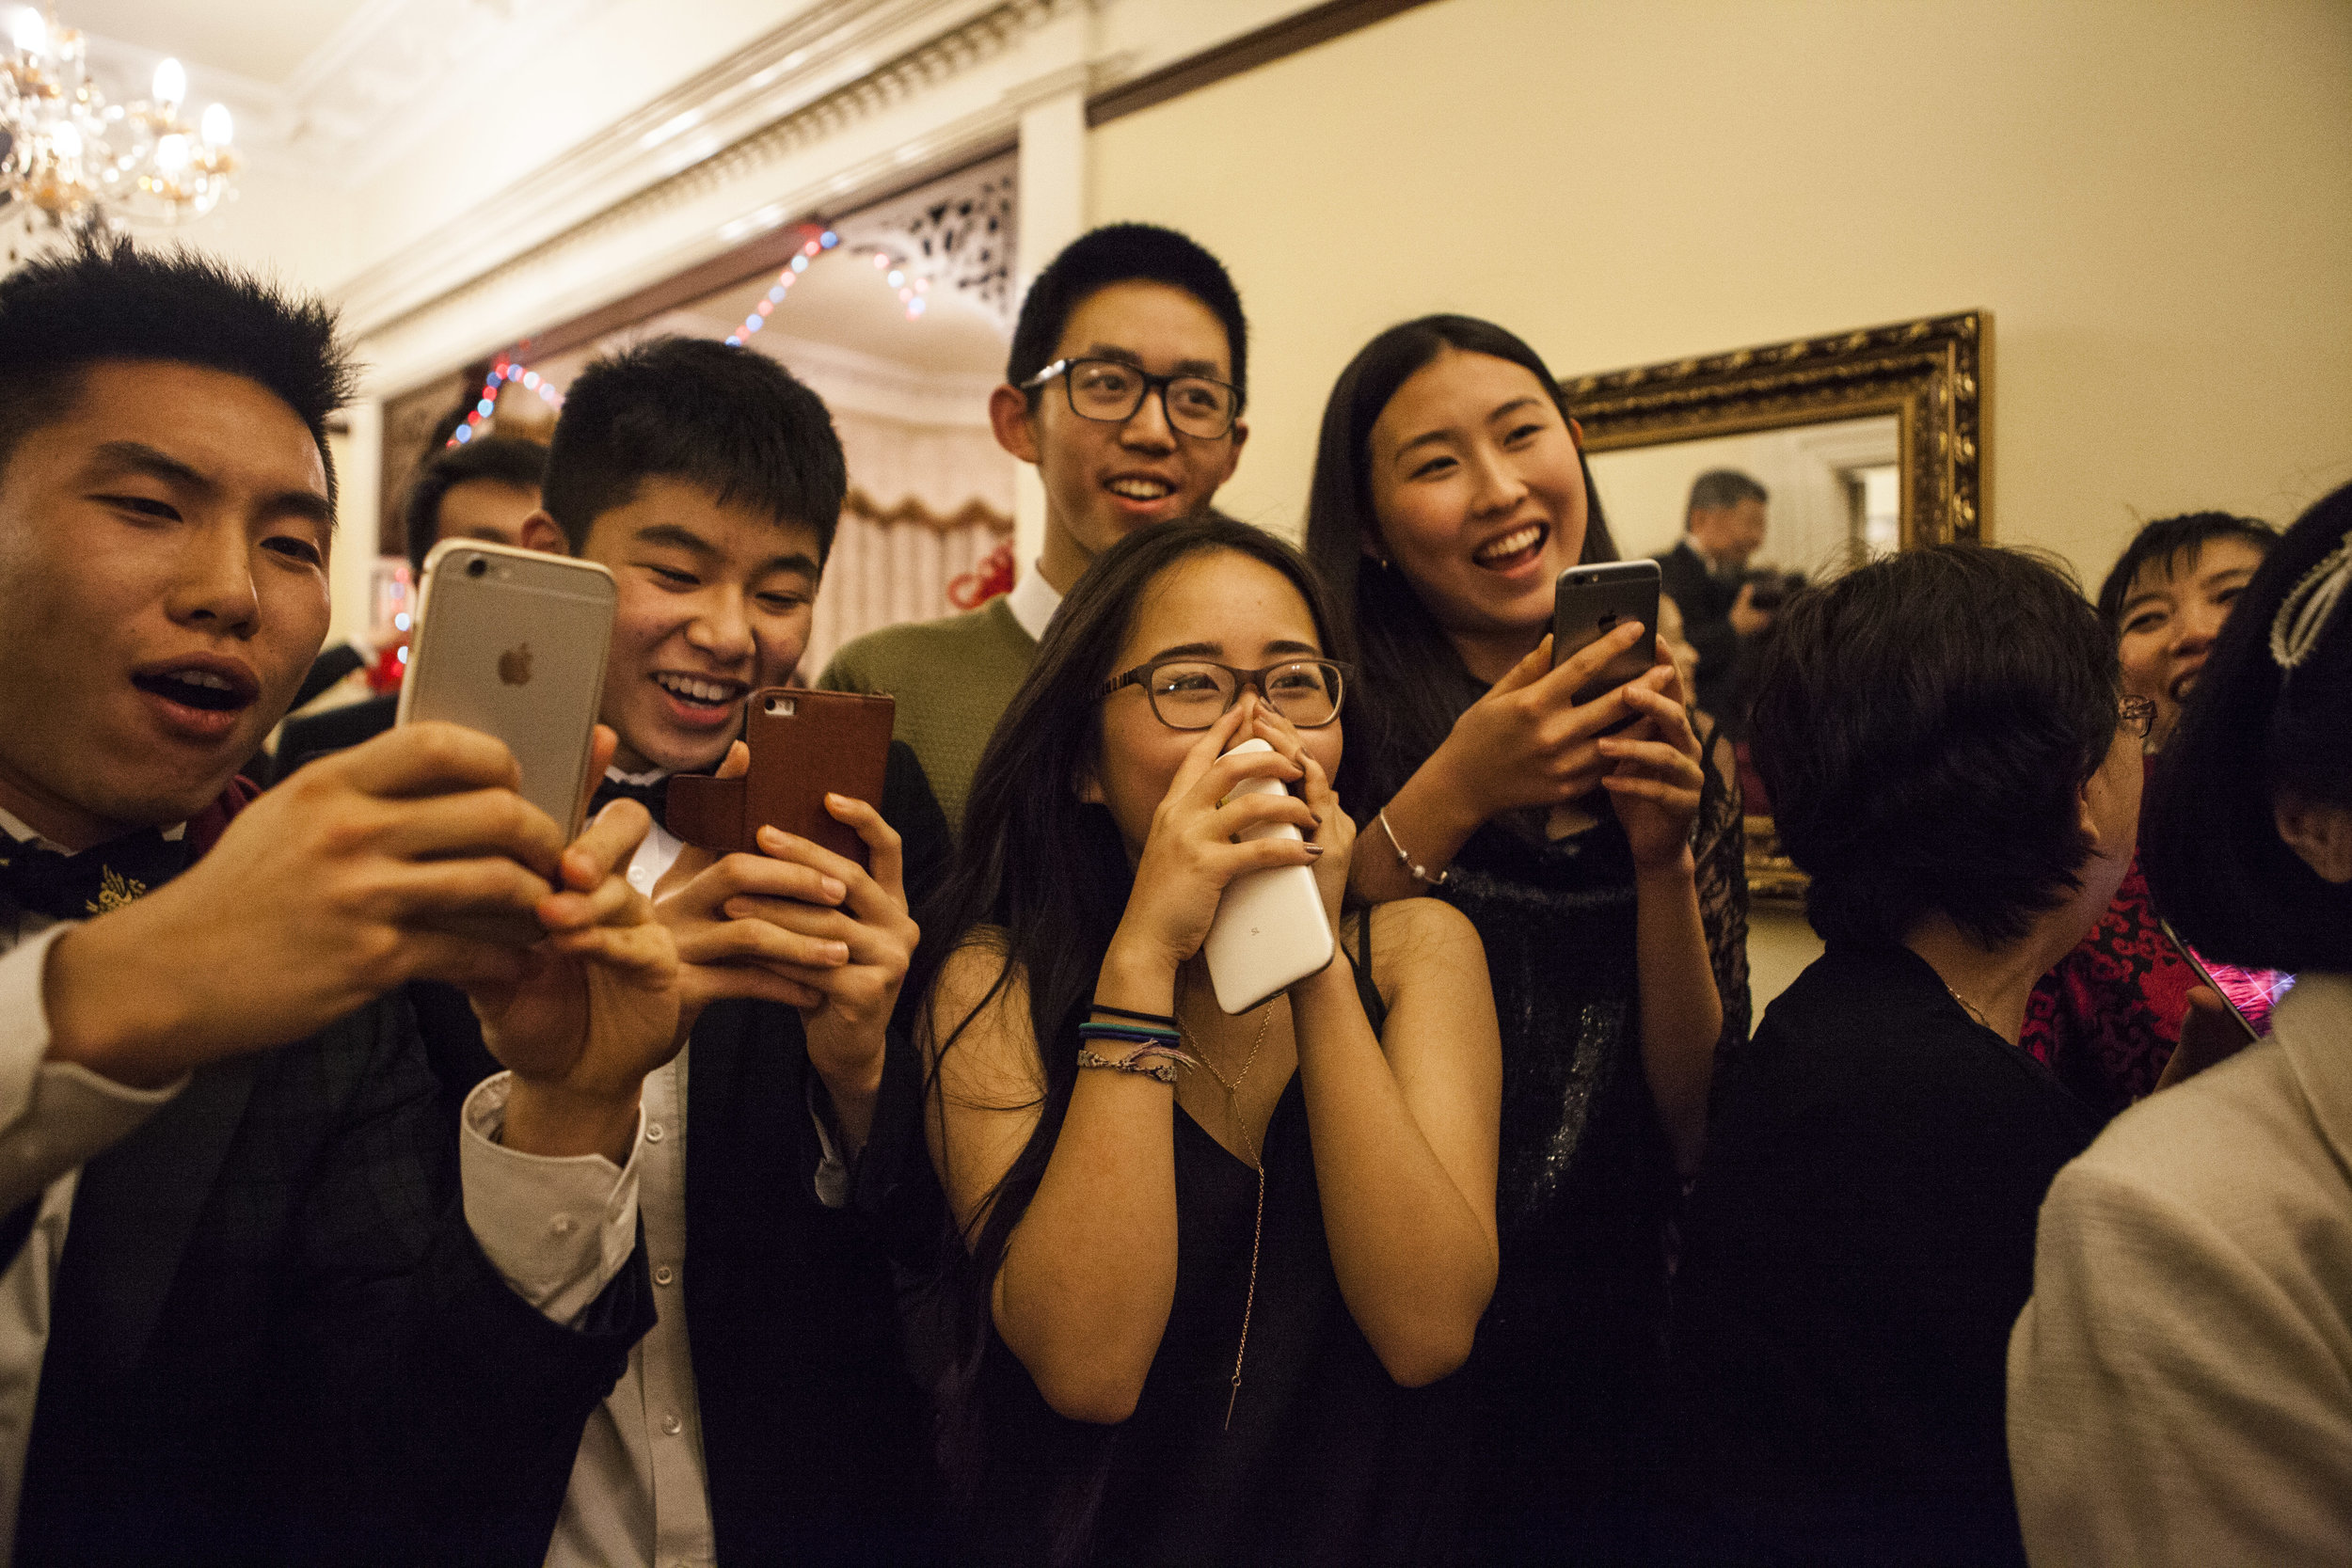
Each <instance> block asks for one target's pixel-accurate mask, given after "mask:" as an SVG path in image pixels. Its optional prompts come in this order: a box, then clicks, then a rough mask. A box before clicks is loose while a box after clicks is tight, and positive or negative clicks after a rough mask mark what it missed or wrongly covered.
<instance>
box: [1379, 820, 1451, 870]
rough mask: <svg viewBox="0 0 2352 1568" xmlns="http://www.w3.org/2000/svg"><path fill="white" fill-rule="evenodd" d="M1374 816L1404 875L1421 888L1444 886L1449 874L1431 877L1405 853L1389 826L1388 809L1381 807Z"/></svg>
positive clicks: (1393, 830)
mask: <svg viewBox="0 0 2352 1568" xmlns="http://www.w3.org/2000/svg"><path fill="white" fill-rule="evenodd" d="M1375 815H1376V816H1378V817H1379V819H1380V831H1381V832H1384V833H1386V834H1388V835H1389V847H1390V848H1391V849H1394V850H1395V851H1396V863H1397V864H1399V865H1401V866H1403V867H1404V868H1405V871H1406V875H1407V876H1409V877H1411V878H1412V879H1413V880H1415V881H1417V882H1419V883H1421V884H1422V886H1423V887H1443V886H1445V879H1446V878H1447V877H1448V876H1449V875H1451V873H1449V872H1444V871H1440V872H1438V874H1437V875H1436V876H1434V877H1432V876H1431V875H1430V874H1429V873H1428V871H1427V870H1426V869H1425V868H1424V867H1422V865H1421V863H1419V862H1417V861H1415V860H1414V859H1413V857H1412V856H1410V855H1408V854H1406V852H1405V841H1404V840H1403V839H1400V838H1398V837H1397V836H1396V830H1395V829H1394V828H1391V827H1390V826H1389V808H1388V807H1386V806H1382V807H1381V808H1380V810H1379V811H1378V812H1377V813H1375Z"/></svg>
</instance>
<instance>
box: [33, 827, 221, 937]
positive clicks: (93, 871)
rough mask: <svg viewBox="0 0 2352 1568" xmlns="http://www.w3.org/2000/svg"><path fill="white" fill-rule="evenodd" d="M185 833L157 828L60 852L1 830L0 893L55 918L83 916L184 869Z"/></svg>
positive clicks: (105, 908) (116, 904)
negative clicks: (171, 835)
mask: <svg viewBox="0 0 2352 1568" xmlns="http://www.w3.org/2000/svg"><path fill="white" fill-rule="evenodd" d="M187 864H188V847H187V843H186V841H185V839H184V838H180V839H167V838H166V837H164V835H163V832H162V831H161V830H159V829H155V828H142V829H140V830H139V831H138V832H135V833H125V834H124V835H123V836H122V837H120V838H118V839H113V840H111V841H109V842H107V843H104V844H102V845H99V846H98V847H96V848H94V849H85V850H83V851H82V852H81V853H80V854H78V855H66V854H60V853H58V852H57V851H56V850H55V849H43V848H40V847H37V846H34V845H31V844H19V843H17V842H16V841H15V840H13V839H10V838H8V836H7V835H6V834H0V899H5V900H6V901H7V902H8V903H10V904H13V905H15V906H16V907H17V908H18V909H20V910H24V911H27V912H30V913H33V914H45V915H47V916H49V917H50V918H51V919H53V920H87V919H88V918H89V917H90V916H92V915H97V914H104V913H106V912H108V911H112V910H118V909H120V908H121V907H122V906H123V905H125V904H127V903H129V902H130V901H131V900H132V899H134V898H136V897H138V896H139V895H142V894H147V893H152V892H154V891H155V890H156V889H157V888H159V887H161V886H163V885H164V884H165V883H166V882H167V881H169V880H171V879H172V878H174V877H177V876H178V875H179V874H180V873H181V872H183V871H184V870H186V869H187Z"/></svg>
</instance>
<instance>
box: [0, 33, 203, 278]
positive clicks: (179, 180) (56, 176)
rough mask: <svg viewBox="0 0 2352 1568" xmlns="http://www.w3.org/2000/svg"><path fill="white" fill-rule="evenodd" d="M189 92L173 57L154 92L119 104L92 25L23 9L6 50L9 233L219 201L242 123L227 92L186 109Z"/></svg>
mask: <svg viewBox="0 0 2352 1568" xmlns="http://www.w3.org/2000/svg"><path fill="white" fill-rule="evenodd" d="M187 95H188V73H187V71H185V70H184V69H183V67H182V66H181V64H180V62H179V61H178V60H169V59H167V60H165V61H164V62H163V63H162V64H160V65H158V66H157V67H156V68H155V79H154V83H153V87H152V96H151V97H149V98H147V99H143V100H140V101H138V102H136V103H108V102H107V101H106V98H105V95H104V94H103V93H102V92H101V91H100V90H99V88H98V85H97V84H96V83H95V82H93V81H91V80H90V77H89V71H88V66H87V58H86V55H85V50H84V45H83V41H82V35H81V34H80V33H78V32H76V31H75V30H73V29H72V28H71V27H65V26H61V25H59V24H58V22H57V13H56V8H54V7H52V8H49V9H48V10H47V11H46V13H45V14H44V12H43V11H41V10H38V9H33V8H25V9H23V10H20V11H18V12H17V13H16V17H15V21H14V24H13V25H12V26H11V27H10V29H9V47H8V49H7V50H6V51H5V52H0V233H5V231H7V230H9V229H11V228H17V229H22V230H36V231H38V230H65V229H72V228H84V227H97V228H103V229H115V230H119V229H121V228H124V227H126V226H127V225H129V224H155V223H178V222H180V221H181V220H183V219H184V218H198V217H202V216H203V215H204V214H207V213H209V212H211V211H212V210H213V209H214V208H215V206H217V205H219V203H220V198H222V197H223V196H225V195H227V194H228V191H229V179H230V175H231V174H232V173H233V172H235V169H236V166H237V158H236V152H235V150H234V148H233V147H232V146H231V144H230V139H231V136H232V135H233V132H234V127H233V126H232V125H231V123H230V117H229V109H228V106H227V105H226V104H222V103H215V104H214V105H212V106H211V107H210V108H208V109H206V110H205V111H204V113H203V115H202V116H201V117H200V119H199V120H198V121H197V122H196V123H195V124H193V125H192V124H190V123H188V122H187V121H186V120H184V119H182V118H181V109H182V104H183V102H184V101H185V99H186V98H187ZM12 248H13V247H12Z"/></svg>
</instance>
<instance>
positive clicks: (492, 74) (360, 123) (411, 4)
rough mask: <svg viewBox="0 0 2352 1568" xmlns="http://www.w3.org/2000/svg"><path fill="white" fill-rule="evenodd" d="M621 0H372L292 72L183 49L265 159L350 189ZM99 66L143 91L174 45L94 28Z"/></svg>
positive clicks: (250, 152)
mask: <svg viewBox="0 0 2352 1568" xmlns="http://www.w3.org/2000/svg"><path fill="white" fill-rule="evenodd" d="M613 3H614V0H368V3H367V4H366V5H363V6H361V7H360V8H358V10H356V11H354V12H353V13H352V15H351V16H350V17H349V18H348V19H346V20H345V21H344V22H343V24H342V25H341V26H340V27H338V28H336V30H335V31H334V32H333V33H332V34H330V35H329V36H328V37H327V39H326V41H325V42H324V43H322V44H320V45H319V47H318V48H317V49H315V50H313V51H312V52H311V53H310V55H309V57H308V58H306V59H304V60H303V61H302V63H301V64H300V65H298V66H296V67H295V68H294V71H292V72H291V73H289V74H288V76H287V77H286V79H285V80H284V81H283V82H266V81H262V80H259V79H257V78H254V77H250V76H243V75H239V74H238V73H237V72H235V71H230V70H228V69H226V68H224V67H221V66H218V65H215V64H214V63H212V62H210V61H207V60H199V59H183V60H182V62H181V63H182V64H183V65H184V66H185V67H186V68H187V71H188V86H189V99H190V101H191V102H204V101H207V100H212V99H217V100H219V101H220V102H221V103H226V104H228V105H229V108H230V113H232V114H233V115H235V116H236V118H237V146H238V150H239V151H240V152H241V153H242V154H243V155H244V156H245V157H246V161H247V162H248V163H249V164H250V165H251V166H254V167H256V168H260V169H264V170H267V171H269V172H272V173H279V174H285V175H290V176H294V177H297V178H300V179H304V180H312V181H318V182H323V183H326V184H328V185H333V186H336V187H338V188H342V189H349V188H351V187H353V186H356V185H358V184H360V183H363V182H366V181H367V180H368V179H369V178H370V177H371V176H373V174H375V173H378V172H380V171H381V170H382V169H383V168H385V167H386V166H388V165H389V164H390V163H391V162H392V161H393V160H395V159H397V158H398V157H400V156H401V155H402V154H403V153H405V151H407V150H409V149H410V148H412V147H413V146H414V145H415V144H416V142H417V140H418V139H419V138H420V137H421V136H424V135H429V134H430V133H431V132H432V131H433V130H434V129H436V128H437V126H439V125H440V124H441V123H443V122H444V121H445V120H447V119H450V118H451V117H452V116H453V115H454V114H457V113H459V112H460V111H461V110H462V109H463V108H464V107H465V105H466V104H467V103H469V102H471V101H475V100H477V99H478V98H479V96H480V94H481V93H482V92H483V91H484V90H485V88H486V87H488V86H489V85H490V84H491V83H493V82H495V81H496V80H497V78H498V77H499V76H500V75H501V74H502V73H503V72H504V71H506V70H507V69H508V66H509V64H510V62H512V61H515V60H517V59H529V58H532V57H533V56H534V55H538V54H540V53H542V52H544V50H545V49H546V48H548V46H549V45H550V44H552V43H553V42H555V41H556V40H558V39H559V38H560V37H562V36H563V35H564V33H566V32H568V31H570V30H573V29H577V28H578V27H580V26H581V25H582V24H585V23H586V22H587V21H588V20H589V19H590V18H592V17H593V16H595V15H596V13H597V12H598V11H601V10H603V9H605V8H608V7H609V6H611V5H612V4H613ZM84 37H85V39H86V40H87V45H88V50H89V59H90V63H91V65H92V67H93V71H94V73H95V74H97V75H98V76H99V77H100V79H101V80H102V81H103V82H105V83H107V84H109V85H110V87H112V88H113V89H114V90H115V92H116V94H117V95H118V96H128V97H137V96H140V95H141V94H142V93H143V92H144V90H145V88H146V85H147V82H148V80H149V78H150V76H151V74H152V73H153V71H154V69H155V63H156V62H157V61H158V60H160V59H162V58H163V57H164V52H163V51H162V50H158V49H151V48H149V47H147V46H145V45H142V44H137V43H133V42H129V41H127V40H122V39H116V38H108V37H105V36H103V35H100V34H94V33H86V34H85V35H84Z"/></svg>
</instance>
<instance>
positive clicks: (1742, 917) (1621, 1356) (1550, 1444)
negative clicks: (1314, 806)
mask: <svg viewBox="0 0 2352 1568" xmlns="http://www.w3.org/2000/svg"><path fill="white" fill-rule="evenodd" d="M1698 722H1699V725H1700V727H1701V729H1702V731H1703V732H1708V733H1703V735H1702V740H1703V742H1705V744H1704V746H1703V753H1702V754H1710V755H1711V754H1712V752H1713V736H1712V734H1711V731H1710V730H1709V726H1708V725H1707V723H1706V721H1704V720H1700V721H1698ZM1598 811H1599V816H1600V820H1599V821H1598V822H1597V824H1596V825H1594V826H1593V827H1591V828H1588V829H1586V830H1584V831H1583V832H1578V833H1573V834H1570V835H1568V836H1566V837H1563V838H1557V839H1551V840H1549V841H1545V842H1537V841H1535V840H1534V839H1533V838H1531V837H1530V836H1528V835H1526V834H1523V833H1520V832H1515V831H1513V829H1512V828H1511V827H1509V826H1507V825H1504V824H1501V823H1489V824H1487V825H1486V827H1485V828H1482V829H1481V830H1480V831H1479V832H1477V833H1476V834H1475V835H1474V836H1473V837H1472V838H1471V839H1470V842H1469V843H1467V844H1466V845H1464V846H1463V847H1462V850H1461V852H1460V853H1459V854H1458V855H1456V856H1455V857H1454V864H1453V867H1452V869H1451V871H1450V873H1449V874H1448V876H1447V879H1446V882H1445V885H1444V886H1443V887H1442V888H1441V889H1440V890H1439V896H1441V897H1443V898H1445V899H1446V900H1447V901H1448V902H1449V903H1451V904H1453V905H1454V907H1455V908H1456V909H1458V910H1460V911H1462V912H1463V913H1464V914H1465V915H1467V916H1469V917H1470V923H1471V924H1472V925H1474V926H1475V927H1477V928H1478V935H1479V937H1480V939H1481V940H1482V941H1483V942H1485V943H1486V967H1487V970H1488V972H1489V974H1490V975H1491V976H1492V979H1493V983H1494V994H1495V1008H1496V1012H1497V1015H1498V1017H1499V1019H1500V1022H1501V1024H1502V1148H1501V1164H1500V1170H1499V1173H1498V1183H1497V1194H1496V1213H1495V1217H1496V1222H1497V1225H1498V1227H1499V1229H1500V1232H1501V1239H1502V1275H1501V1278H1500V1280H1499V1282H1498V1284H1497V1287H1496V1291H1495V1298H1494V1305H1493V1306H1492V1307H1490V1308H1489V1309H1488V1310H1487V1313H1486V1319H1485V1321H1484V1322H1483V1323H1481V1324H1480V1327H1479V1338H1478V1347H1477V1350H1476V1352H1475V1353H1474V1354H1473V1355H1472V1357H1471V1361H1470V1366H1469V1368H1468V1369H1466V1370H1465V1372H1464V1374H1463V1375H1464V1376H1465V1377H1466V1378H1467V1379H1468V1381H1469V1384H1470V1387H1469V1390H1468V1393H1469V1395H1470V1398H1471V1400H1472V1402H1473V1408H1474V1409H1475V1410H1476V1412H1477V1415H1476V1418H1475V1419H1476V1426H1477V1429H1478V1437H1477V1440H1476V1448H1477V1452H1476V1453H1475V1454H1473V1455H1472V1456H1471V1458H1470V1467H1469V1471H1468V1475H1469V1482H1468V1484H1469V1485H1470V1489H1471V1493H1472V1497H1473V1505H1472V1510H1471V1512H1472V1516H1473V1517H1476V1518H1481V1519H1484V1520H1486V1522H1487V1525H1486V1528H1488V1529H1489V1530H1490V1531H1492V1532H1493V1533H1492V1534H1491V1536H1490V1537H1489V1538H1487V1539H1485V1540H1483V1541H1482V1542H1480V1543H1478V1544H1477V1545H1476V1548H1475V1560H1479V1561H1482V1562H1492V1561H1518V1560H1526V1561H1546V1562H1558V1561H1571V1562H1572V1561H1577V1560H1592V1561H1605V1560H1612V1559H1613V1558H1614V1557H1615V1556H1616V1555H1617V1553H1618V1551H1619V1549H1620V1545H1619V1537H1618V1534H1617V1530H1618V1528H1619V1524H1618V1519H1619V1513H1620V1510H1621V1509H1622V1508H1623V1506H1624V1505H1625V1504H1626V1503H1627V1501H1628V1493H1629V1489H1630V1488H1632V1487H1633V1486H1634V1485H1635V1484H1636V1483H1637V1481H1638V1477H1639V1466H1640V1465H1641V1464H1642V1463H1643V1458H1644V1453H1645V1446H1646V1444H1647V1441H1648V1435H1649V1430H1650V1426H1651V1422H1652V1420H1653V1418H1654V1417H1655V1415H1656V1413H1657V1410H1658V1405H1659V1401H1660V1398H1661V1378H1662V1375H1663V1336H1664V1330H1665V1321H1666V1306H1667V1301H1666V1287H1667V1235H1668V1229H1669V1227H1670V1225H1671V1223H1672V1221H1673V1218H1674V1214H1675V1212H1676V1208H1677V1203H1678V1200H1679V1196H1680V1182H1679V1180H1678V1179H1677V1176H1676V1173H1675V1169H1674V1161H1673V1155H1672V1152H1671V1150H1670V1148H1669V1147H1668V1145H1667V1141H1666V1135H1665V1131H1664V1129H1663V1127H1662V1126H1661V1123H1660V1121H1659V1118H1658V1114H1657V1110H1656V1106H1655V1104H1654V1102H1653V1101H1652V1100H1651V1098H1650V1093H1649V1085H1648V1082H1647V1080H1646V1079H1645V1076H1644V1073H1643V1070H1642V1054H1641V999H1640V988H1639V984H1638V974H1637V969H1636V964H1635V951H1634V891H1633V859H1632V851H1631V847H1630V846H1629V844H1628V843H1627V841H1626V836H1625V832H1624V830H1623V829H1621V828H1620V827H1618V825H1617V820H1616V816H1615V814H1614V813H1613V812H1612V811H1611V810H1610V809H1609V807H1608V806H1607V804H1606V803H1605V802H1601V803H1600V804H1599V808H1598ZM1692 849H1693V852H1694V856H1695V860H1696V865H1697V887H1698V895H1699V911H1700V914H1701V916H1702V919H1703V922H1704V924H1705V927H1706V931H1707V944H1708V955H1709V958H1710V962H1711V967H1712V969H1713V972H1714V979H1715V986H1716V990H1717V991H1718V992H1719V993H1720V995H1721V997H1722V999H1723V1008H1724V1028H1723V1034H1722V1036H1721V1037H1719V1040H1718V1042H1717V1047H1716V1052H1717V1060H1718V1061H1719V1062H1720V1061H1721V1060H1722V1059H1723V1056H1724V1053H1725V1052H1726V1051H1728V1050H1736V1049H1737V1048H1738V1047H1739V1046H1740V1044H1742V1043H1744V1042H1745V1040H1746V1039H1747V1035H1748V963H1747V877H1746V872H1745V869H1744V866H1745V845H1744V840H1743V835H1742V832H1741V829H1740V808H1739V801H1738V799H1737V797H1736V796H1735V794H1734V793H1733V792H1732V790H1731V789H1730V788H1729V787H1728V786H1727V785H1726V784H1724V781H1723V779H1722V778H1721V777H1720V776H1719V775H1718V773H1717V771H1716V769H1714V768H1708V773H1707V784H1706V787H1705V789H1704V790H1703V792H1702V794H1701V798H1700V802H1699V815H1698V819H1697V821H1696V822H1695V823H1694V825H1693V828H1692Z"/></svg>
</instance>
